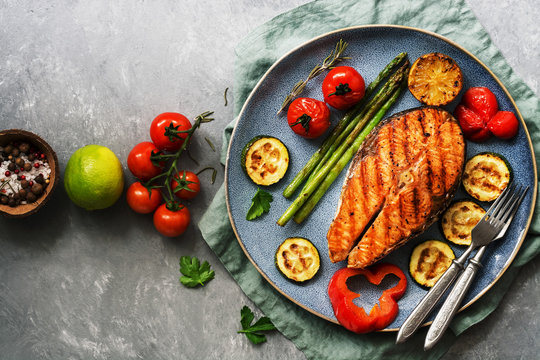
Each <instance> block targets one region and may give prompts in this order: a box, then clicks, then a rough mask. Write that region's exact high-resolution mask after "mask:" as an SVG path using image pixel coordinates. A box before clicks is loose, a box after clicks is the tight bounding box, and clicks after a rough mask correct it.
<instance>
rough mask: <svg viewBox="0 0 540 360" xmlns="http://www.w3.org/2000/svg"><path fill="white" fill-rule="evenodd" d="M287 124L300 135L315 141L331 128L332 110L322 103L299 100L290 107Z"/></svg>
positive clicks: (311, 100) (304, 99) (313, 100)
mask: <svg viewBox="0 0 540 360" xmlns="http://www.w3.org/2000/svg"><path fill="white" fill-rule="evenodd" d="M287 122H288V123H289V126H290V127H291V129H292V130H293V131H294V132H295V133H297V134H298V135H300V136H303V137H305V138H308V139H314V138H316V137H319V136H321V135H322V134H324V132H325V131H326V130H327V129H328V127H330V109H328V106H326V104H325V103H324V102H322V101H319V100H315V99H311V98H297V99H295V100H294V101H293V102H292V103H291V104H290V105H289V109H288V110H287Z"/></svg>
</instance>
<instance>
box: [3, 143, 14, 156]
mask: <svg viewBox="0 0 540 360" xmlns="http://www.w3.org/2000/svg"><path fill="white" fill-rule="evenodd" d="M12 150H13V145H11V144H9V145H7V146H6V147H5V148H4V154H6V155H9V154H11V151H12Z"/></svg>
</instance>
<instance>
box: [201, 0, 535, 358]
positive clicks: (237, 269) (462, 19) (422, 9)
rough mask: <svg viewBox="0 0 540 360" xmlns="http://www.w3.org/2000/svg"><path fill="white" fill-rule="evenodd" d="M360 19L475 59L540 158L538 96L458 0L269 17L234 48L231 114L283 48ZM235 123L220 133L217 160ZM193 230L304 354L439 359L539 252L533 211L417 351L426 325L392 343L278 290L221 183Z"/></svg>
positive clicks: (319, 7) (366, 0)
mask: <svg viewBox="0 0 540 360" xmlns="http://www.w3.org/2000/svg"><path fill="white" fill-rule="evenodd" d="M363 24H398V25H407V26H413V27H418V28H422V29H426V30H430V31H433V32H436V33H438V34H441V35H443V36H445V37H447V38H449V39H452V40H453V41H455V42H457V43H458V44H461V45H462V46H464V47H465V48H466V49H468V50H469V51H471V52H472V53H473V54H475V55H476V56H477V57H479V58H480V60H482V61H483V62H484V63H485V64H486V65H488V66H489V67H490V68H491V70H492V71H493V72H494V73H495V74H496V75H497V76H498V77H499V78H500V79H501V81H502V82H503V83H504V84H505V86H506V87H507V88H508V90H509V91H510V93H511V94H512V96H513V98H514V99H515V101H516V103H517V105H518V107H519V109H520V111H521V113H522V115H523V118H524V119H525V121H526V122H527V126H528V129H529V131H530V133H531V137H532V140H533V144H536V145H537V146H535V153H536V157H537V158H540V157H539V154H540V145H539V144H540V130H539V129H538V125H537V124H536V123H535V122H534V119H535V118H538V117H540V101H539V100H538V98H536V96H535V95H534V93H533V92H532V91H531V90H530V89H529V88H528V87H527V86H526V85H525V83H524V82H523V81H522V80H521V79H519V78H518V77H517V76H516V74H515V73H514V72H513V70H512V69H511V68H510V66H509V65H508V64H507V63H506V61H505V60H504V58H503V56H502V54H501V53H500V51H499V50H498V49H497V48H496V47H495V46H494V45H493V43H492V42H491V39H490V38H489V35H488V34H487V33H486V31H485V30H484V29H483V28H482V26H481V25H480V23H479V22H478V20H477V19H476V18H475V16H474V15H473V13H472V12H471V10H470V9H469V8H468V7H467V5H466V4H465V2H464V1H463V0H447V1H441V0H410V1H400V0H362V1H358V0H321V1H314V2H311V3H308V4H306V5H303V6H300V7H298V8H296V9H293V10H291V11H289V12H287V13H284V14H282V15H279V16H277V17H275V18H274V19H272V20H270V21H269V22H267V23H265V24H263V25H262V26H260V27H259V28H257V29H256V30H255V31H253V32H252V33H251V34H250V35H249V36H248V37H247V38H245V39H244V40H243V41H242V42H241V43H240V44H239V45H238V46H237V48H236V54H237V59H236V66H235V68H236V74H235V84H234V106H235V108H234V110H235V115H238V113H239V111H240V109H241V107H242V105H243V103H244V101H245V100H246V98H247V97H248V95H249V93H250V92H251V90H252V89H253V87H254V86H255V84H256V83H257V82H258V80H259V79H260V77H261V76H262V75H263V74H264V73H265V71H266V70H267V69H268V68H269V67H270V66H271V65H272V64H273V63H274V62H275V61H276V60H277V59H278V58H280V57H281V56H282V55H283V54H285V53H286V52H288V51H289V50H291V49H292V48H294V47H296V46H298V45H300V44H301V43H303V42H305V41H307V40H309V39H311V38H313V37H315V36H317V35H320V34H323V33H326V32H329V31H332V30H336V29H339V28H344V27H348V26H355V25H363ZM235 121H236V120H234V121H233V122H232V123H231V124H230V125H229V126H228V127H227V128H226V129H225V132H224V137H223V150H222V162H223V163H224V162H225V156H226V149H227V145H228V143H229V138H230V134H231V132H232V128H233V127H234V124H235ZM536 207H538V203H537V204H536ZM199 228H200V230H201V233H202V236H203V238H204V239H205V240H206V242H207V243H208V245H209V246H210V247H211V248H212V249H213V250H214V252H215V253H216V254H217V256H218V257H219V258H220V260H221V261H222V262H223V264H224V265H225V267H226V268H227V269H228V271H229V272H230V273H231V275H232V276H233V278H234V279H235V280H236V281H237V283H238V284H239V285H240V287H241V288H242V290H243V291H244V292H245V293H246V295H247V296H248V297H249V298H250V299H251V300H252V301H253V302H254V303H255V304H257V306H258V307H259V308H260V309H261V310H262V311H263V312H264V313H265V314H266V315H267V316H269V317H270V318H271V319H272V321H273V322H274V324H275V325H276V327H277V328H278V329H279V331H280V332H281V333H283V335H285V336H286V337H287V338H289V339H290V340H291V341H292V342H293V343H294V344H295V345H296V346H297V347H298V348H299V349H300V350H302V351H303V352H304V354H305V355H306V357H307V358H309V359H362V358H369V359H394V358H395V359H398V358H399V359H420V358H423V359H438V358H439V357H441V356H442V355H443V354H444V353H445V352H446V351H447V350H448V348H449V347H450V345H451V344H452V343H453V341H454V339H455V336H456V335H459V334H461V333H462V332H463V331H465V330H466V329H467V328H469V327H470V326H472V325H474V324H476V323H478V322H479V321H481V320H483V319H484V318H485V317H486V316H487V315H489V314H490V313H491V312H493V311H494V310H495V308H496V307H497V306H498V304H499V302H500V301H501V299H502V297H503V296H504V294H505V293H506V291H507V289H508V287H509V286H510V284H511V283H512V280H513V279H514V278H515V276H516V275H517V273H518V270H519V267H520V266H522V265H523V264H525V263H527V262H528V261H529V260H531V259H532V258H533V257H534V256H536V255H537V254H538V253H539V252H540V236H539V235H540V218H539V212H538V209H536V211H535V216H534V218H533V220H532V223H531V228H530V230H529V233H528V235H527V238H526V240H525V242H524V244H523V246H522V248H521V250H520V252H519V253H518V256H517V257H516V259H515V261H514V262H513V264H512V265H511V266H510V268H509V269H508V270H507V271H506V273H505V274H504V276H502V277H501V279H499V281H498V282H497V283H496V285H495V286H493V288H492V289H490V291H489V292H488V293H487V294H486V295H484V296H483V297H482V298H481V299H480V300H478V301H477V302H476V303H475V304H473V305H472V306H470V307H469V308H468V309H467V310H466V311H463V312H461V313H460V314H458V316H457V317H456V318H455V319H454V321H453V323H452V325H451V328H452V330H453V334H452V332H450V331H448V332H447V334H446V335H445V337H444V338H443V340H442V341H441V342H440V343H439V344H438V345H437V346H436V347H435V348H434V349H432V350H431V351H429V352H424V351H423V341H424V337H425V333H426V329H422V330H421V331H420V332H419V334H417V335H416V336H414V337H413V338H412V339H411V340H409V341H408V342H406V343H405V344H401V345H394V342H395V336H396V334H395V333H374V334H367V335H356V334H353V333H351V332H348V331H347V330H344V329H343V328H342V327H340V326H338V325H335V324H332V323H329V322H327V321H325V320H322V319H320V318H318V317H317V316H315V315H312V314H311V313H309V312H307V311H305V310H303V309H301V308H300V307H298V306H297V305H295V304H294V303H292V302H291V301H289V300H287V299H286V298H284V297H283V296H282V295H280V294H279V293H278V292H277V291H276V290H275V289H274V288H273V287H272V286H271V285H270V284H268V283H267V282H266V280H264V278H263V277H262V276H261V275H260V274H259V273H258V271H257V270H256V269H255V267H253V265H252V264H251V263H250V262H249V260H248V259H247V257H246V256H245V255H244V253H243V251H242V250H241V248H240V246H239V244H238V242H237V240H236V238H235V236H234V233H233V231H232V228H231V225H230V223H229V218H228V215H227V208H226V203H225V190H224V187H223V186H222V187H221V188H220V190H219V191H218V193H217V194H216V196H215V198H214V200H213V201H212V203H211V204H210V207H209V208H208V210H207V211H206V213H205V214H204V216H203V218H202V219H201V221H200V223H199Z"/></svg>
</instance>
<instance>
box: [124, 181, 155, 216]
mask: <svg viewBox="0 0 540 360" xmlns="http://www.w3.org/2000/svg"><path fill="white" fill-rule="evenodd" d="M126 200H127V203H128V205H129V207H130V208H131V210H133V211H135V212H136V213H139V214H149V213H151V212H152V211H154V210H156V209H157V207H158V206H159V204H161V200H162V197H161V192H160V191H159V190H158V189H152V190H151V193H148V190H147V189H146V188H145V187H144V186H143V184H141V183H140V182H139V181H137V182H136V183H133V184H131V186H130V187H129V188H128V189H127V193H126Z"/></svg>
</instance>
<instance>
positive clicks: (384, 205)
mask: <svg viewBox="0 0 540 360" xmlns="http://www.w3.org/2000/svg"><path fill="white" fill-rule="evenodd" d="M464 162H465V141H464V139H463V134H462V132H461V128H460V127H459V125H458V122H457V121H456V119H455V118H454V117H453V116H452V115H451V114H450V113H448V112H447V111H445V110H443V109H440V108H436V107H423V108H418V109H412V110H408V111H405V112H402V113H399V114H396V115H393V116H391V117H389V118H387V119H385V120H383V121H382V122H381V123H380V124H379V125H378V126H377V127H376V128H375V129H373V131H372V132H371V133H370V135H369V136H368V137H367V138H366V140H365V141H364V144H363V145H362V147H361V148H360V149H359V150H358V153H357V154H356V155H355V157H354V159H353V161H352V163H351V166H350V168H349V171H348V173H347V176H346V179H345V182H344V185H343V188H342V191H341V197H340V200H339V204H338V208H337V212H336V215H335V218H334V220H333V221H332V224H331V225H330V229H329V230H328V234H327V239H328V250H329V254H330V259H331V260H332V262H338V261H342V260H345V259H346V258H347V256H349V260H348V266H349V267H353V268H364V267H366V266H369V265H371V264H373V263H374V262H376V261H377V260H379V259H380V258H382V257H384V256H386V255H387V254H388V253H390V252H391V251H392V250H394V249H395V248H397V247H398V246H400V245H403V244H404V243H405V242H407V240H409V239H411V238H412V237H414V236H416V235H418V234H420V233H422V232H423V231H424V230H425V229H427V227H428V226H429V225H431V224H432V223H433V222H434V221H435V220H436V219H437V217H438V215H439V214H440V213H441V212H442V211H443V210H444V209H445V208H446V206H447V205H448V203H449V202H450V200H451V199H452V197H453V195H454V192H455V191H456V189H457V187H458V184H459V180H460V178H461V173H462V170H463V164H464ZM370 222H371V224H370ZM368 224H370V226H369V228H367V229H366V227H367V225H368ZM362 234H363V236H362V238H361V239H360V241H359V242H358V244H357V245H356V247H354V246H355V244H356V242H357V240H358V238H359V237H360V236H361V235H362ZM353 247H354V249H353ZM351 249H352V251H351Z"/></svg>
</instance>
